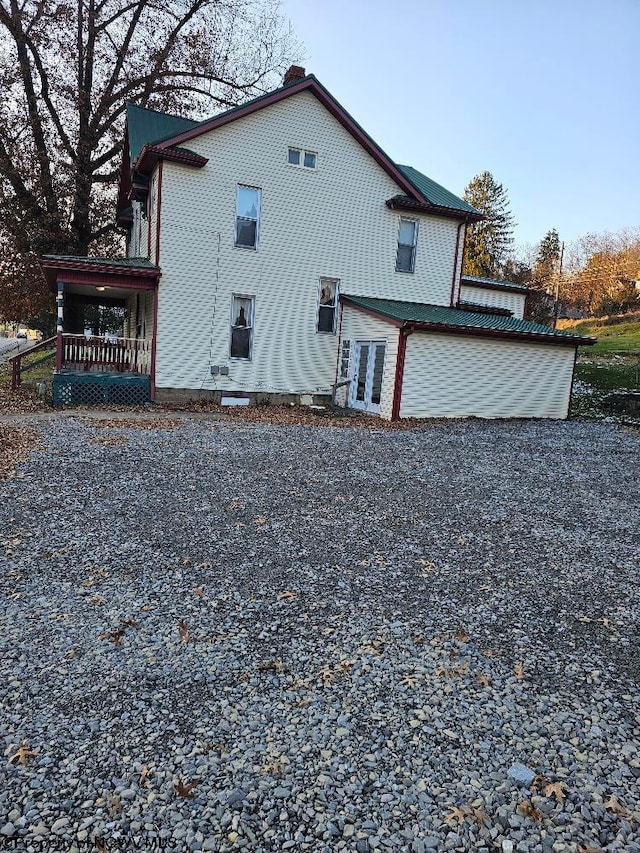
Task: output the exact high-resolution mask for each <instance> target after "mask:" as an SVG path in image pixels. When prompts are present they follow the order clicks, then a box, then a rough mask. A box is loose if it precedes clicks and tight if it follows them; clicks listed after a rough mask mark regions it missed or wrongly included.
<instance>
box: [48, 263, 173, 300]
mask: <svg viewBox="0 0 640 853" xmlns="http://www.w3.org/2000/svg"><path fill="white" fill-rule="evenodd" d="M42 268H43V270H44V274H45V277H46V279H47V283H48V284H49V288H50V289H51V290H52V291H54V292H55V291H56V290H57V287H58V282H64V284H65V285H68V286H69V287H68V292H71V293H74V292H75V293H86V289H87V288H90V289H91V288H92V289H93V290H94V291H99V292H100V293H102V292H103V291H105V290H109V293H108V294H105V298H106V297H107V296H109V297H122V296H123V295H125V296H126V292H127V291H131V290H153V289H154V288H155V287H156V286H157V284H158V280H159V279H160V276H161V274H162V273H161V270H160V267H157V266H156V265H155V264H153V263H152V262H151V261H150V260H149V259H148V258H105V257H102V258H85V257H81V256H78V255H43V256H42Z"/></svg>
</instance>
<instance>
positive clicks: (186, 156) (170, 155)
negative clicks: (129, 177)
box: [136, 145, 209, 172]
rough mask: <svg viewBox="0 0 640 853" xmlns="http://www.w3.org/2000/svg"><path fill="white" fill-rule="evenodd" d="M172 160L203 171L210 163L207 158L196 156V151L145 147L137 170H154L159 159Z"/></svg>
mask: <svg viewBox="0 0 640 853" xmlns="http://www.w3.org/2000/svg"><path fill="white" fill-rule="evenodd" d="M161 158H162V159H164V160H170V161H171V162H172V163H183V164H184V165H185V166H195V167H196V168H197V169H201V168H202V167H203V166H206V164H207V163H208V162H209V159H208V158H207V157H202V156H201V155H200V154H196V153H195V151H194V152H192V153H187V152H186V151H175V150H172V149H171V148H163V147H161V146H160V145H145V146H143V148H142V151H141V152H140V156H139V157H138V159H137V161H136V168H137V169H139V170H140V171H141V172H144V170H145V169H147V168H149V169H150V168H153V166H155V164H156V163H157V162H158V160H159V159H161Z"/></svg>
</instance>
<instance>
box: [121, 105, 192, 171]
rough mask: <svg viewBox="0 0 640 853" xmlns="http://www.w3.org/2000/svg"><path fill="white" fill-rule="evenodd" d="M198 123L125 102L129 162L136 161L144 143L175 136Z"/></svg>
mask: <svg viewBox="0 0 640 853" xmlns="http://www.w3.org/2000/svg"><path fill="white" fill-rule="evenodd" d="M198 124H199V122H197V121H193V120H192V119H189V118H181V117H180V116H173V115H169V113H161V112H159V111H158V110H150V109H148V108H147V107H137V106H136V105H135V104H127V136H128V144H129V160H130V162H131V164H132V165H133V164H134V163H135V162H136V160H137V159H138V155H139V154H140V152H141V151H142V149H143V147H144V146H145V145H148V144H150V143H153V142H156V141H158V140H160V139H167V138H169V137H171V136H175V135H176V134H178V133H181V132H182V131H184V130H188V129H189V128H192V127H195V126H196V125H198Z"/></svg>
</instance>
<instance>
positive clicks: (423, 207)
mask: <svg viewBox="0 0 640 853" xmlns="http://www.w3.org/2000/svg"><path fill="white" fill-rule="evenodd" d="M385 204H386V205H387V207H388V208H389V209H390V210H403V211H405V212H407V213H414V214H415V213H426V214H431V215H433V216H446V217H448V218H449V219H457V220H459V221H460V220H462V221H463V222H479V221H480V220H481V219H483V218H484V217H482V216H478V215H477V214H476V213H471V212H470V211H464V210H456V209H455V208H454V207H442V206H440V205H437V204H423V203H418V202H416V203H415V204H409V203H408V202H403V201H398V200H397V199H394V198H389V199H387V200H386V201H385Z"/></svg>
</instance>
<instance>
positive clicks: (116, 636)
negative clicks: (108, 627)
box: [98, 628, 125, 646]
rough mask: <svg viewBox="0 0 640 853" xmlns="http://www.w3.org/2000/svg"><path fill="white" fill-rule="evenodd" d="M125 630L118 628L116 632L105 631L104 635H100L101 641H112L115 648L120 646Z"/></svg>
mask: <svg viewBox="0 0 640 853" xmlns="http://www.w3.org/2000/svg"><path fill="white" fill-rule="evenodd" d="M124 632H125V629H124V628H116V629H115V631H105V632H104V634H98V639H99V640H111V642H112V643H113V645H114V646H119V645H120V643H121V642H122V638H123V637H124Z"/></svg>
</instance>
